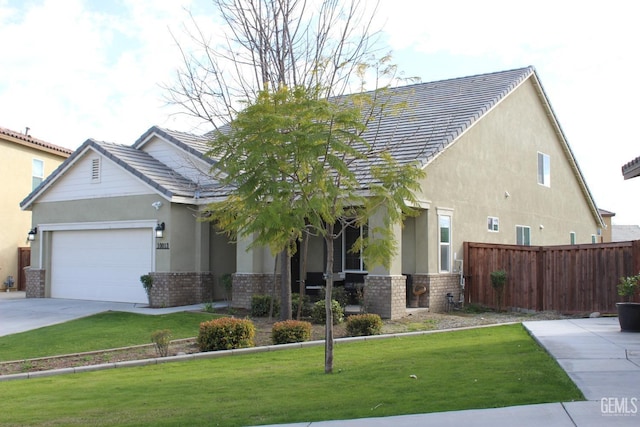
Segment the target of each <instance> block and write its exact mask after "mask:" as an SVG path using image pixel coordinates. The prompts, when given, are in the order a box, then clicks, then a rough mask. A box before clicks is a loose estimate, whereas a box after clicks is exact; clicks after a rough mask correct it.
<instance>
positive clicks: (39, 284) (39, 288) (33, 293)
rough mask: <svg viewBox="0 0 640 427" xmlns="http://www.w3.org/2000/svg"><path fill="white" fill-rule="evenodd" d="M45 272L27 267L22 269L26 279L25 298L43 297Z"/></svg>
mask: <svg viewBox="0 0 640 427" xmlns="http://www.w3.org/2000/svg"><path fill="white" fill-rule="evenodd" d="M45 273H46V270H43V269H37V268H31V267H27V268H25V269H24V275H25V279H26V282H27V283H26V284H25V290H26V297H27V298H44V297H45Z"/></svg>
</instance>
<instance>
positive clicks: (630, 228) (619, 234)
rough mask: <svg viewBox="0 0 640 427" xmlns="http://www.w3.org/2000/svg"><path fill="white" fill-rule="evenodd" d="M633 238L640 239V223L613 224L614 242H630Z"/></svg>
mask: <svg viewBox="0 0 640 427" xmlns="http://www.w3.org/2000/svg"><path fill="white" fill-rule="evenodd" d="M632 240H640V226H639V225H617V224H615V225H614V226H613V233H612V240H611V241H613V242H629V241H632Z"/></svg>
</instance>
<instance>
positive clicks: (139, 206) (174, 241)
mask: <svg viewBox="0 0 640 427" xmlns="http://www.w3.org/2000/svg"><path fill="white" fill-rule="evenodd" d="M156 201H162V206H161V207H160V208H159V209H158V210H156V209H155V208H154V207H153V206H152V203H154V202H156ZM140 220H143V221H150V222H151V223H153V224H155V223H161V222H164V223H165V233H164V237H163V238H162V239H157V242H158V243H168V244H169V248H170V249H168V250H166V249H156V271H157V272H193V271H196V272H206V271H214V272H216V274H217V271H216V270H217V269H218V268H220V266H221V265H222V266H224V268H220V270H221V271H222V272H233V271H235V252H234V253H232V254H230V252H231V251H235V248H234V245H231V244H229V243H227V241H226V239H225V238H224V237H223V236H220V235H218V234H216V233H213V232H210V229H211V223H209V222H201V221H199V220H198V219H197V209H196V207H195V206H191V205H177V204H170V203H169V202H168V201H166V200H164V199H162V198H161V197H160V196H158V195H153V194H150V195H144V196H131V197H111V198H100V199H83V200H72V201H65V202H50V203H36V204H34V206H33V224H35V225H39V224H65V223H82V222H88V223H91V222H95V223H100V222H118V221H140ZM39 247H40V240H39V239H38V240H36V241H34V242H33V243H32V254H31V258H32V265H38V263H39V256H40V255H39ZM210 247H213V248H212V249H211V250H210ZM43 256H44V259H45V260H44V264H45V266H46V263H47V262H48V259H49V258H50V254H48V253H47V251H45V252H44V253H43Z"/></svg>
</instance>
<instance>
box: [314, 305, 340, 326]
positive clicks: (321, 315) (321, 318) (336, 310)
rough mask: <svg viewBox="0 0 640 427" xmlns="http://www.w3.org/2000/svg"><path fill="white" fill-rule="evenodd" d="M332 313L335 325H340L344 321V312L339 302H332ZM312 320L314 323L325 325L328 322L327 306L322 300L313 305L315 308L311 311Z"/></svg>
mask: <svg viewBox="0 0 640 427" xmlns="http://www.w3.org/2000/svg"><path fill="white" fill-rule="evenodd" d="M331 312H332V313H333V324H334V325H337V324H338V323H340V322H342V321H343V320H344V310H343V309H342V306H341V305H340V303H338V301H336V300H331ZM311 320H312V321H313V323H320V324H324V323H325V322H326V321H327V315H326V312H325V304H324V300H320V301H318V302H316V303H315V304H313V308H312V310H311Z"/></svg>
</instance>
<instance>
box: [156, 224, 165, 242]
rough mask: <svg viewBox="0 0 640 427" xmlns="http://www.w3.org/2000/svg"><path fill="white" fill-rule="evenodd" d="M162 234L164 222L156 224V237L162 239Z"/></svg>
mask: <svg viewBox="0 0 640 427" xmlns="http://www.w3.org/2000/svg"><path fill="white" fill-rule="evenodd" d="M163 236H164V222H161V223H160V224H158V225H157V226H156V239H162V237H163Z"/></svg>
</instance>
